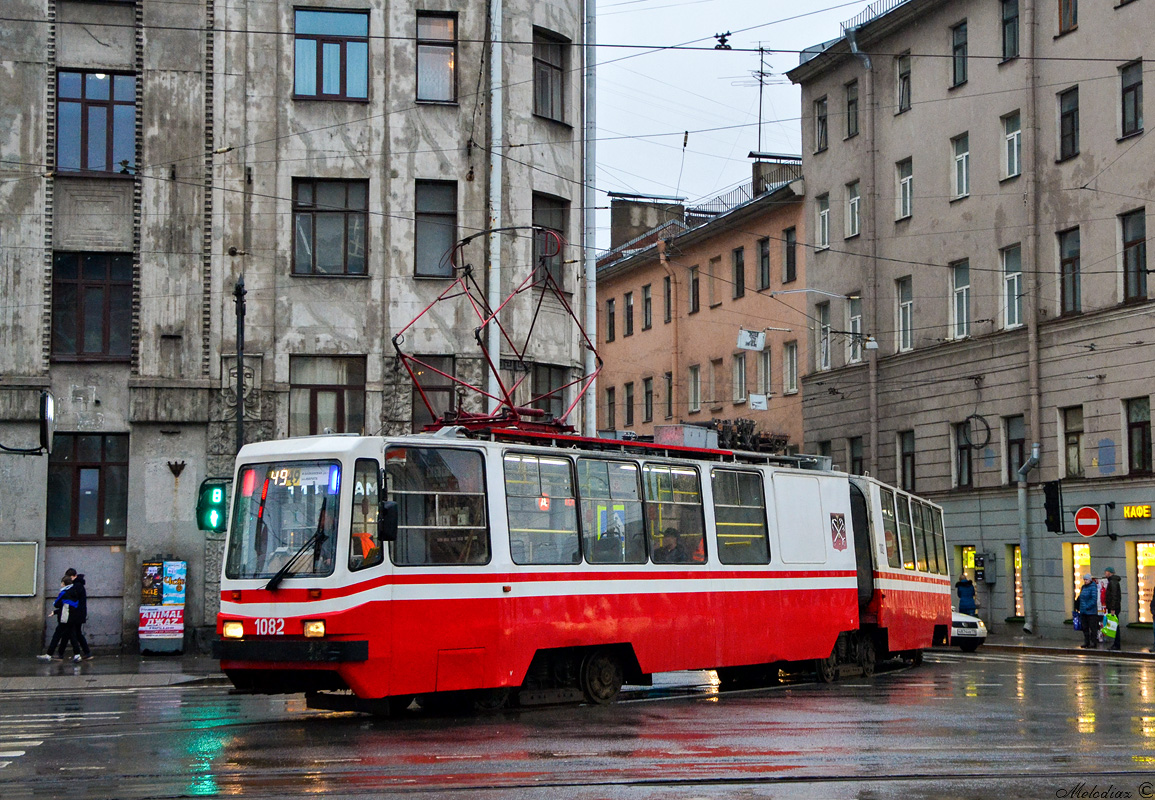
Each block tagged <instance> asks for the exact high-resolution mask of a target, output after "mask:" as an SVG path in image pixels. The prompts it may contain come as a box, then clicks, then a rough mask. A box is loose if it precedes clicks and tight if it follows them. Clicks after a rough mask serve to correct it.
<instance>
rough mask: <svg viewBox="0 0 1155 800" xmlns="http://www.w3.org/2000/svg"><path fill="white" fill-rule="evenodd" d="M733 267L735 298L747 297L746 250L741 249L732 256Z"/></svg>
mask: <svg viewBox="0 0 1155 800" xmlns="http://www.w3.org/2000/svg"><path fill="white" fill-rule="evenodd" d="M730 260H731V264H732V265H733V277H734V286H733V289H734V298H733V299H735V300H737V299H738V298H739V297H745V296H746V248H745V247H739V248H737V249H736V250H734V251H733V252H732V253H731V254H730Z"/></svg>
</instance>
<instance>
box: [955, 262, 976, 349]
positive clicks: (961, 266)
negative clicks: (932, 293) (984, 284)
mask: <svg viewBox="0 0 1155 800" xmlns="http://www.w3.org/2000/svg"><path fill="white" fill-rule="evenodd" d="M950 267H951V275H950V281H951V295H952V302H951V307H950V316H951V331H950V334H951V338H952V339H966V338H967V337H968V336H970V335H971V279H970V261H969V260H967V259H965V258H964V259H962V260H961V261H955V262H954V263H953V264H951V265H950ZM962 270H965V271H966V282H965V283H962V282H960V275H961V271H962Z"/></svg>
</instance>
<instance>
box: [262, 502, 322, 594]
mask: <svg viewBox="0 0 1155 800" xmlns="http://www.w3.org/2000/svg"><path fill="white" fill-rule="evenodd" d="M328 502H329V498H328V497H326V498H325V499H324V500H322V501H321V513H320V514H319V515H318V517H317V530H316V532H315V533H314V534H313V535H312V536H310V537H309V538H308V539H306V540H305V543H304V544H303V545H301V548H300V549H299V550H298V551H297V552H295V553H293V557H292V558H290V559H289V560H288V561H286V562H285V565H284V566H283V567H281V568H280V569H279V570H277V574H276V575H274V576H273V577H271V578H269V582H268V583H266V584H265V589H267V590H268V591H270V592H271V591H273V590H274V589H276V588H277V587H278V586H279V585H280V583H281V581H283V580H284V579H285V576H286V575H288V574H289V570H290V569H292V567H293V565H294V564H296V563H297V559H298V558H300V557H301V555H302V554H303V553H304V552H305V551H306V550H308V549H309V546H310V545H312V547H313V560H314V562H315V561H316V560H317V548H319V547H320V546H321V544H322V543H323V542H324V541H325V540H326V539H328V538H329V535H328V534H327V533H325V504H326V503H328Z"/></svg>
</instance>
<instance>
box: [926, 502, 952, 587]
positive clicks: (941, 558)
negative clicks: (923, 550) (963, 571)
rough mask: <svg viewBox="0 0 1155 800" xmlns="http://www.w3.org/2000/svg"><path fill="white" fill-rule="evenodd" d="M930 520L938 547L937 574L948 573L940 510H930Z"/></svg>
mask: <svg viewBox="0 0 1155 800" xmlns="http://www.w3.org/2000/svg"><path fill="white" fill-rule="evenodd" d="M930 515H931V520H932V522H933V523H934V541H935V545H936V546H937V547H938V574H939V575H949V574H950V567H949V566H948V564H947V558H946V536H945V535H944V534H943V529H942V511H941V510H940V509H937V508H932V509H931V510H930Z"/></svg>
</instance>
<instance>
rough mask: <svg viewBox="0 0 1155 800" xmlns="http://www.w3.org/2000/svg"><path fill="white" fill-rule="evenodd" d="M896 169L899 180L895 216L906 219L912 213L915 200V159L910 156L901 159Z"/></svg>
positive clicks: (895, 166)
mask: <svg viewBox="0 0 1155 800" xmlns="http://www.w3.org/2000/svg"><path fill="white" fill-rule="evenodd" d="M894 169H895V177H896V179H897V181H898V191H897V192H895V197H896V200H897V201H898V202H897V206H896V208H895V211H894V216H895V219H906V218H907V217H909V216H910V215H911V211H912V208H913V202H914V161H913V160H912V159H909V158H907V159H905V160H903V161H899V162H898V163H897V164H895V165H894Z"/></svg>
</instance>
